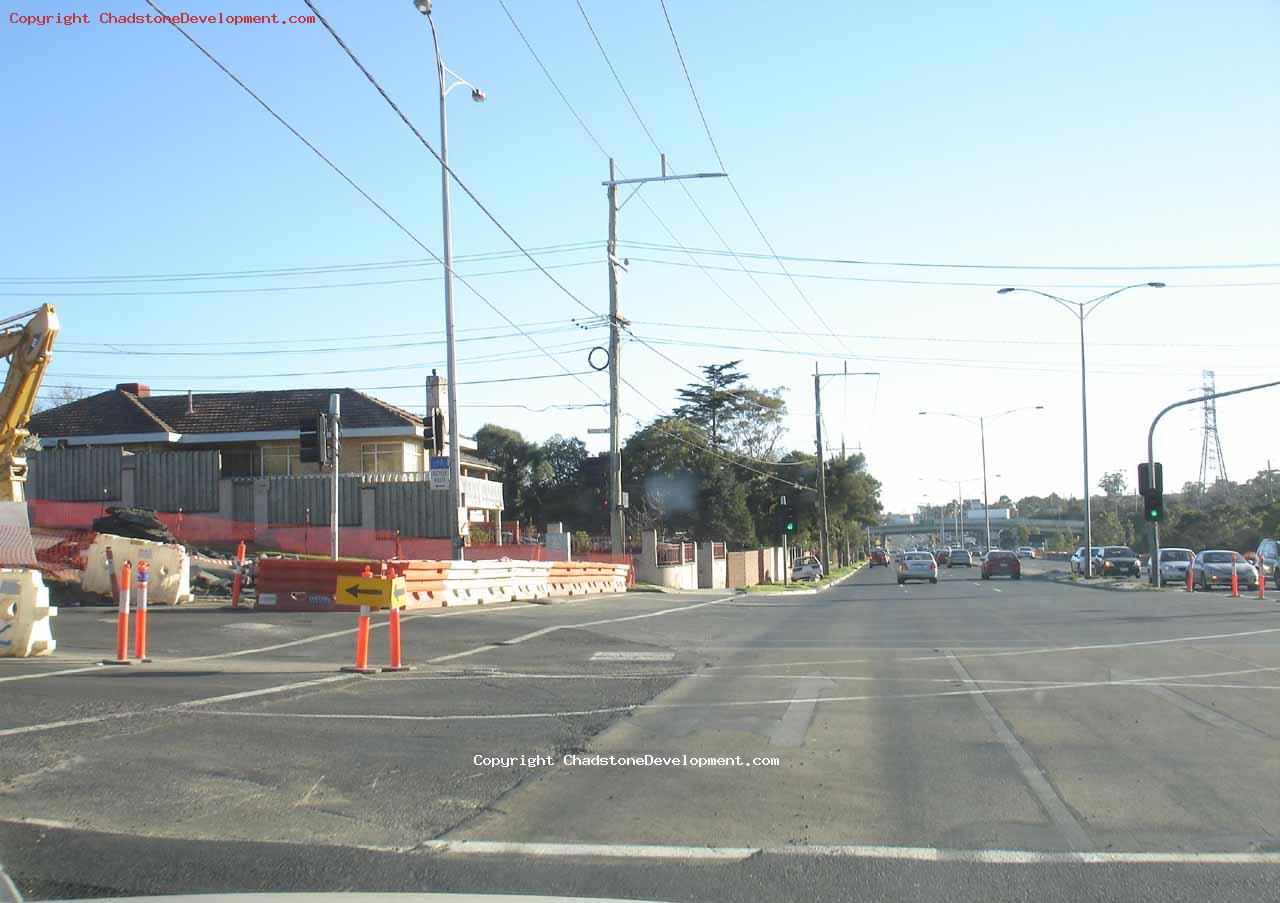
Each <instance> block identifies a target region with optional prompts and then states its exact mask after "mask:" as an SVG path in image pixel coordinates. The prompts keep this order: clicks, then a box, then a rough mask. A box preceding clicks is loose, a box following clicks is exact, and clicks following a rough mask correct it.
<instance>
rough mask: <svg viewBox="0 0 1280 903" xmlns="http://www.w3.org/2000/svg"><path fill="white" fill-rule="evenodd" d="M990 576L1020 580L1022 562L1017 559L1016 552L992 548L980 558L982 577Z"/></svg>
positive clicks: (984, 578)
mask: <svg viewBox="0 0 1280 903" xmlns="http://www.w3.org/2000/svg"><path fill="white" fill-rule="evenodd" d="M992 577H1012V578H1013V579H1014V580H1021V579H1022V562H1021V561H1019V560H1018V554H1017V553H1016V552H1010V551H1008V550H1006V549H992V550H991V551H990V552H988V553H987V554H986V557H984V558H983V559H982V579H983V580H990V579H991V578H992Z"/></svg>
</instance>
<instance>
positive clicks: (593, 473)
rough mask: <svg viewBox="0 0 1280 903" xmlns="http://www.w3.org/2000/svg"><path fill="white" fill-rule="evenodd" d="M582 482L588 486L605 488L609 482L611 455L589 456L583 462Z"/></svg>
mask: <svg viewBox="0 0 1280 903" xmlns="http://www.w3.org/2000/svg"><path fill="white" fill-rule="evenodd" d="M582 482H583V484H584V485H586V486H603V485H604V484H605V483H607V482H609V455H608V454H607V453H606V454H603V455H589V456H587V457H586V458H584V459H583V461H582Z"/></svg>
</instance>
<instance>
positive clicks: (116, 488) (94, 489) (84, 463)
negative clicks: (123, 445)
mask: <svg viewBox="0 0 1280 903" xmlns="http://www.w3.org/2000/svg"><path fill="white" fill-rule="evenodd" d="M122 456H123V452H122V451H121V449H120V447H119V446H104V447H101V448H47V449H44V450H43V451H39V452H36V453H34V454H28V455H27V486H26V492H27V498H33V499H48V500H49V501H54V502H101V501H104V500H105V501H109V502H118V501H119V500H120V459H121V457H122Z"/></svg>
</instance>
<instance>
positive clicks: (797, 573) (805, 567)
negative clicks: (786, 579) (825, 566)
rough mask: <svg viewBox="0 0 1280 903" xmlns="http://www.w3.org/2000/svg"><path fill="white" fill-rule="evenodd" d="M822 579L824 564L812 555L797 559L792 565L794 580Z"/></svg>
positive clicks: (792, 577)
mask: <svg viewBox="0 0 1280 903" xmlns="http://www.w3.org/2000/svg"><path fill="white" fill-rule="evenodd" d="M821 577H822V562H821V561H819V560H818V559H817V558H815V557H813V556H812V555H805V556H803V557H802V558H797V559H796V560H795V563H794V564H793V565H791V579H792V580H818V579H820V578H821Z"/></svg>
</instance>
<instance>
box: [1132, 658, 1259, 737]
mask: <svg viewBox="0 0 1280 903" xmlns="http://www.w3.org/2000/svg"><path fill="white" fill-rule="evenodd" d="M1268 670H1271V669H1268ZM1111 673H1112V674H1113V675H1115V676H1117V677H1120V678H1121V679H1122V680H1123V679H1126V678H1135V677H1136V675H1133V674H1126V673H1125V672H1124V671H1116V670H1113V671H1112V672H1111ZM1139 686H1143V687H1146V688H1147V689H1148V690H1150V691H1151V692H1152V693H1154V694H1155V695H1157V696H1159V697H1160V698H1161V699H1163V700H1164V701H1165V702H1167V703H1169V704H1170V705H1172V706H1174V707H1175V708H1178V709H1181V710H1182V711H1184V712H1186V713H1187V714H1188V715H1190V716H1191V717H1192V718H1196V719H1199V720H1200V721H1202V722H1205V723H1207V724H1211V725H1213V726H1214V727H1216V728H1218V729H1219V730H1225V731H1230V732H1231V733H1233V734H1235V735H1237V736H1240V737H1246V738H1248V739H1250V740H1272V739H1274V738H1273V737H1272V736H1271V735H1270V734H1268V733H1267V732H1266V731H1263V730H1259V729H1258V728H1256V727H1254V726H1253V725H1252V724H1248V723H1246V722H1243V721H1239V720H1237V719H1235V718H1231V717H1229V716H1227V715H1224V714H1223V713H1222V712H1219V711H1217V710H1215V709H1212V708H1210V707H1209V706H1207V705H1201V704H1200V703H1198V702H1196V701H1195V700H1194V699H1190V698H1188V697H1186V696H1183V695H1182V694H1181V693H1178V692H1177V691H1175V690H1173V689H1171V687H1176V686H1178V684H1162V683H1161V684H1156V683H1147V682H1139Z"/></svg>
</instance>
